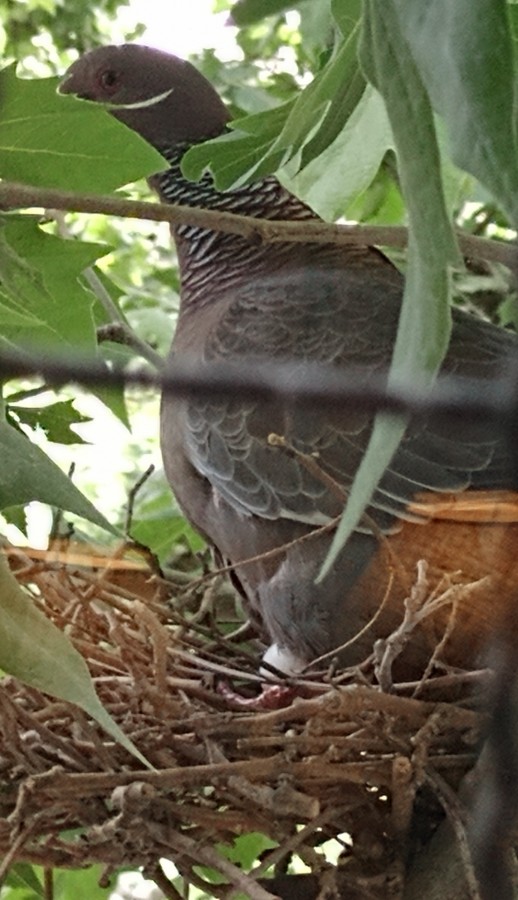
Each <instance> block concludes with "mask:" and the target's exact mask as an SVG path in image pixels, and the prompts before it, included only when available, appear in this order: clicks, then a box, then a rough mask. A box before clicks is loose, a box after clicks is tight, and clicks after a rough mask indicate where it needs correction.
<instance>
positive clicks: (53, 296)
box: [0, 215, 128, 426]
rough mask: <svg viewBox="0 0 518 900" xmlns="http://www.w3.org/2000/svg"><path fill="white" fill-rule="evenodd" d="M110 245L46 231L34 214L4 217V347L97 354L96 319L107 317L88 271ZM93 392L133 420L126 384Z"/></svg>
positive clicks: (0, 336) (0, 330)
mask: <svg viewBox="0 0 518 900" xmlns="http://www.w3.org/2000/svg"><path fill="white" fill-rule="evenodd" d="M110 249H111V248H110V247H107V246H105V245H103V244H93V243H85V242H82V241H74V240H69V241H65V240H63V239H62V238H59V237H55V236H54V235H51V234H47V233H46V232H45V231H43V230H42V229H41V228H40V227H39V225H38V222H37V220H36V218H32V217H30V216H26V215H19V216H18V215H7V216H3V217H1V218H0V271H1V273H2V279H1V282H0V348H1V345H2V343H4V344H5V345H6V346H8V347H9V348H10V349H15V348H16V349H19V350H25V349H27V348H29V349H30V350H31V351H33V352H35V353H39V352H41V350H42V349H44V350H45V352H47V351H48V350H49V349H52V348H53V347H55V348H57V349H59V351H60V352H63V351H64V350H66V349H67V348H68V351H69V352H70V353H76V352H77V349H78V348H80V349H81V351H82V352H84V353H85V355H86V354H88V353H91V354H92V357H93V356H95V355H96V354H97V352H98V350H97V337H96V324H97V322H98V321H101V322H105V321H106V320H107V317H106V313H105V311H104V310H103V309H102V308H101V305H100V303H99V301H98V300H97V298H96V297H95V296H94V294H93V293H92V291H91V290H90V288H89V287H87V286H86V285H85V284H84V282H83V272H84V270H85V269H86V268H87V267H88V266H90V265H91V264H92V263H93V262H94V261H95V260H97V259H98V258H99V257H100V256H104V255H105V254H106V253H108V252H109V251H110ZM105 284H106V279H105ZM93 393H95V394H96V396H97V397H99V399H100V400H101V401H102V402H103V403H105V404H106V406H108V408H109V409H110V410H111V411H112V412H113V413H114V415H116V416H117V417H118V418H119V419H120V420H121V421H122V422H123V424H124V425H126V426H127V425H128V417H127V411H126V407H125V403H124V397H123V391H122V390H121V389H119V388H112V387H106V388H104V387H102V386H101V387H97V388H95V389H94V391H93Z"/></svg>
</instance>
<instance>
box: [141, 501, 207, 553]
mask: <svg viewBox="0 0 518 900" xmlns="http://www.w3.org/2000/svg"><path fill="white" fill-rule="evenodd" d="M131 537H132V538H133V539H134V540H136V541H139V542H140V543H141V544H143V545H144V546H145V547H149V549H150V550H151V552H152V553H154V554H155V555H156V556H157V557H158V559H159V560H160V562H165V561H166V560H167V559H168V558H169V557H170V555H171V547H173V546H174V545H175V544H177V543H178V542H179V541H180V540H181V539H182V538H184V539H185V541H186V543H187V544H188V545H189V548H190V549H191V550H192V551H193V552H196V551H197V550H200V549H201V548H202V547H204V546H205V541H204V540H203V538H201V537H200V536H199V534H198V533H197V532H195V531H194V530H193V529H192V527H191V525H189V523H188V522H187V519H185V518H184V516H183V515H182V514H181V513H180V511H179V510H178V509H175V507H174V504H173V498H172V497H171V492H170V490H169V488H168V487H164V489H163V490H160V491H159V492H158V493H157V494H156V495H155V496H153V497H152V498H151V499H149V500H146V501H144V502H143V503H139V505H138V508H137V514H136V517H135V522H134V524H133V525H132V528H131Z"/></svg>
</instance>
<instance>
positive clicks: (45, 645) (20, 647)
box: [0, 554, 149, 766]
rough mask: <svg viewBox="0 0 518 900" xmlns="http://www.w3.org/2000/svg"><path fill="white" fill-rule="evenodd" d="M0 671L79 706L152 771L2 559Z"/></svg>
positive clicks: (74, 656)
mask: <svg viewBox="0 0 518 900" xmlns="http://www.w3.org/2000/svg"><path fill="white" fill-rule="evenodd" d="M0 668H1V669H3V671H4V672H8V673H9V674H11V675H14V677H15V678H19V679H20V681H23V682H25V684H29V685H31V687H35V688H37V689H38V690H40V691H44V692H45V693H46V694H51V695H52V696H53V697H59V698H60V699H61V700H67V701H68V702H69V703H75V704H76V705H77V706H80V707H81V709H84V711H85V712H86V713H88V715H90V716H92V718H93V719H95V720H96V722H98V723H99V725H101V726H102V728H104V730H105V731H107V732H108V734H110V735H111V736H112V737H113V738H115V740H116V741H118V743H119V744H121V745H122V746H123V747H125V748H126V750H128V751H129V752H130V753H131V754H133V756H136V757H137V759H138V760H139V761H140V762H141V763H143V765H145V766H149V763H148V762H147V760H146V759H145V757H144V756H142V754H141V753H140V752H139V751H138V750H137V748H136V747H135V745H134V744H133V743H132V741H130V740H129V738H127V737H126V735H125V734H124V733H123V732H122V731H121V729H120V728H119V726H118V725H117V724H116V723H115V722H114V720H113V719H112V717H111V716H110V715H109V713H108V712H107V711H106V710H105V708H104V706H103V705H102V703H101V702H100V700H99V698H98V696H97V694H96V693H95V689H94V686H93V683H92V679H91V677H90V673H89V671H88V668H87V666H86V663H85V661H84V659H83V657H82V656H81V655H80V654H79V653H78V652H77V650H76V649H75V648H74V647H73V646H72V644H71V643H70V641H69V640H68V638H67V637H65V635H64V634H63V632H62V631H60V630H59V628H56V626H55V625H54V624H53V623H52V622H51V621H50V620H49V619H47V617H46V616H44V615H43V613H42V612H41V611H40V610H39V609H37V607H36V606H35V605H34V603H33V601H32V600H31V598H30V597H29V596H28V594H26V592H25V591H24V590H22V588H21V587H20V585H19V584H18V582H17V581H16V579H15V578H14V576H13V575H12V573H11V572H10V570H9V567H8V565H7V562H6V560H5V557H4V556H3V555H1V554H0Z"/></svg>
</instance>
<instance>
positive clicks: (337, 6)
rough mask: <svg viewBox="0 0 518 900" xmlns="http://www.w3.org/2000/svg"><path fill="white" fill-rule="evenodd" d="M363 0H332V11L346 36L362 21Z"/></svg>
mask: <svg viewBox="0 0 518 900" xmlns="http://www.w3.org/2000/svg"><path fill="white" fill-rule="evenodd" d="M362 9H363V0H331V13H332V16H333V19H334V20H335V22H336V24H337V25H338V27H339V29H340V31H341V32H342V35H343V37H344V38H347V37H349V35H350V34H351V31H353V29H354V28H356V25H357V24H358V22H360V21H361V17H362Z"/></svg>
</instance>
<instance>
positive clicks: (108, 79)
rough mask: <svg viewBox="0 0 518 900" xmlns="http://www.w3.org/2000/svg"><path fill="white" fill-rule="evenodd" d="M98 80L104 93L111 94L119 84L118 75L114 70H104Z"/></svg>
mask: <svg viewBox="0 0 518 900" xmlns="http://www.w3.org/2000/svg"><path fill="white" fill-rule="evenodd" d="M99 80H100V82H101V84H102V86H103V88H104V89H105V90H106V91H108V92H109V93H110V92H113V91H114V90H115V88H116V87H117V85H118V82H119V73H118V72H116V71H115V69H105V70H104V72H101V74H100V78H99Z"/></svg>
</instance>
